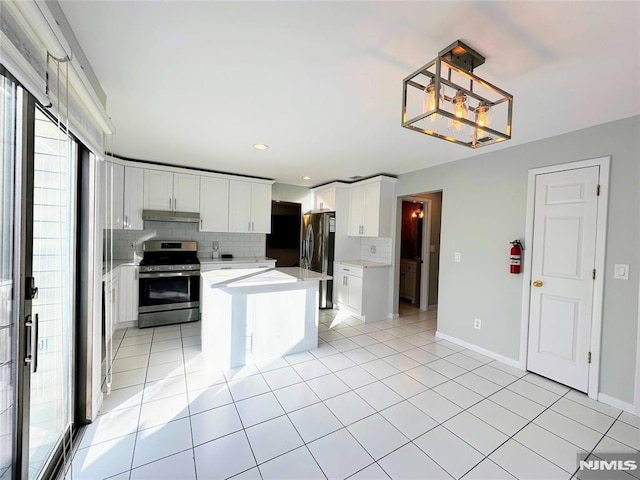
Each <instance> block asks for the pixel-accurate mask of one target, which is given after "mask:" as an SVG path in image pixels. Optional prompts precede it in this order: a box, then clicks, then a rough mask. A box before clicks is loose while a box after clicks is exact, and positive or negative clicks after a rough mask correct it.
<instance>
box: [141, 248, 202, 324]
mask: <svg viewBox="0 0 640 480" xmlns="http://www.w3.org/2000/svg"><path fill="white" fill-rule="evenodd" d="M143 249H144V255H143V257H142V261H141V262H140V267H139V272H140V273H139V276H138V277H139V279H140V281H139V289H140V291H139V296H138V299H139V300H138V327H140V328H145V327H156V326H159V325H168V324H171V323H182V322H196V321H198V320H200V261H199V260H198V243H197V242H176V241H151V242H144V245H143Z"/></svg>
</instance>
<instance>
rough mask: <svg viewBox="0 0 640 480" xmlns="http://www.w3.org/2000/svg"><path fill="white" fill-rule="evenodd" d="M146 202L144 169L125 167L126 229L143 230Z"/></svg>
mask: <svg viewBox="0 0 640 480" xmlns="http://www.w3.org/2000/svg"><path fill="white" fill-rule="evenodd" d="M143 204H144V170H143V169H142V168H135V167H124V229H125V230H142V229H143V227H144V222H143V221H142V209H143Z"/></svg>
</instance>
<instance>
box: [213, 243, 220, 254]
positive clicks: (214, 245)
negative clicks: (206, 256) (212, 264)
mask: <svg viewBox="0 0 640 480" xmlns="http://www.w3.org/2000/svg"><path fill="white" fill-rule="evenodd" d="M219 247H220V244H219V243H218V242H216V241H214V242H213V243H212V244H211V248H213V251H214V252H217V251H218V248H219Z"/></svg>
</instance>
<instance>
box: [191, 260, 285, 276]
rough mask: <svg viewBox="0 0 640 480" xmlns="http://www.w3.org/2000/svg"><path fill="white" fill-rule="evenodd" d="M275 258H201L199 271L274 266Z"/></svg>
mask: <svg viewBox="0 0 640 480" xmlns="http://www.w3.org/2000/svg"><path fill="white" fill-rule="evenodd" d="M275 266H276V261H275V260H271V259H270V260H260V261H254V262H250V261H228V262H227V261H224V260H217V261H215V262H207V261H206V260H203V261H201V262H200V272H201V273H204V272H211V271H212V270H232V269H239V268H240V269H252V268H275Z"/></svg>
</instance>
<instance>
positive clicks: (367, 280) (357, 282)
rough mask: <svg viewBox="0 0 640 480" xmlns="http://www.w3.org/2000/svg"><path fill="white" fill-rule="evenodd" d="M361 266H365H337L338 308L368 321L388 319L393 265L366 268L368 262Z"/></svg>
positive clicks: (349, 264)
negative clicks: (390, 277)
mask: <svg viewBox="0 0 640 480" xmlns="http://www.w3.org/2000/svg"><path fill="white" fill-rule="evenodd" d="M358 263H360V264H361V265H357V264H353V263H349V262H335V263H334V267H333V278H334V280H333V288H334V298H335V302H336V303H337V307H338V309H340V310H344V311H346V312H347V313H349V314H350V315H352V316H354V317H356V318H359V319H361V320H364V321H365V322H376V321H378V320H384V319H386V318H387V314H388V306H387V293H388V291H389V289H388V285H389V265H384V266H381V265H380V264H378V266H375V267H371V266H366V264H367V262H358ZM368 264H369V265H372V264H373V262H368Z"/></svg>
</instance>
